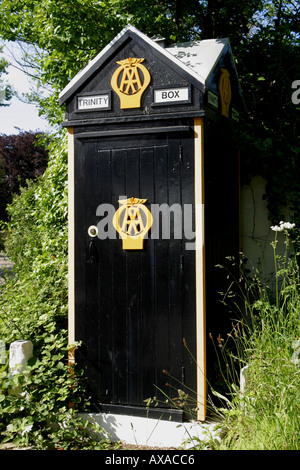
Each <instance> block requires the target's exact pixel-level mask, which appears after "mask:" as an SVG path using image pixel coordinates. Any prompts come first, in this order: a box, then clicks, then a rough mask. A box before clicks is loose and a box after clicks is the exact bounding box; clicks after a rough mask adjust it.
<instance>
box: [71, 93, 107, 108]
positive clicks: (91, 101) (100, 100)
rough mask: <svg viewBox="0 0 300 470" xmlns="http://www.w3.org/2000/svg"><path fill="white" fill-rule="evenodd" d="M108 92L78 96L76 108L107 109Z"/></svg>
mask: <svg viewBox="0 0 300 470" xmlns="http://www.w3.org/2000/svg"><path fill="white" fill-rule="evenodd" d="M109 108H110V100H109V94H103V95H86V96H78V98H77V109H78V110H86V109H109Z"/></svg>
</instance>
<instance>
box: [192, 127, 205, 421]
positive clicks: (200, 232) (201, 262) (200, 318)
mask: <svg viewBox="0 0 300 470" xmlns="http://www.w3.org/2000/svg"><path fill="white" fill-rule="evenodd" d="M194 132H195V215H196V216H195V219H196V224H195V229H196V334H197V401H198V404H197V408H198V412H197V418H198V420H200V421H204V420H205V418H206V340H205V338H206V332H205V319H206V318H205V317H206V312H205V246H204V243H205V240H204V228H205V227H204V174H203V173H204V171H203V168H204V151H203V149H204V122H203V118H195V120H194Z"/></svg>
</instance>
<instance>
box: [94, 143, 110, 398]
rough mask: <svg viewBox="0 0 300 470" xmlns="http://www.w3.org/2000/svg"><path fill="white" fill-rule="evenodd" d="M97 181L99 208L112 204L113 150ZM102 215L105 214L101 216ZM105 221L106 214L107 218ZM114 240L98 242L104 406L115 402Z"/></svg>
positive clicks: (105, 153)
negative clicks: (109, 402)
mask: <svg viewBox="0 0 300 470" xmlns="http://www.w3.org/2000/svg"><path fill="white" fill-rule="evenodd" d="M97 160H98V162H97V163H98V177H97V188H95V191H96V193H97V202H98V204H110V203H111V150H99V148H98V151H97ZM101 213H102V212H101ZM104 217H105V218H106V214H105V215H104ZM113 243H114V240H110V239H108V238H106V239H103V240H102V239H97V245H98V247H99V262H98V286H97V292H96V293H95V295H97V296H98V299H99V322H100V325H99V340H98V345H97V344H96V345H95V349H96V348H99V358H100V364H99V376H100V390H99V399H100V400H103V401H104V402H107V401H111V400H112V399H113V377H112V370H113V332H112V331H113V326H112V315H111V311H112V283H111V276H112V255H111V253H112V244H113Z"/></svg>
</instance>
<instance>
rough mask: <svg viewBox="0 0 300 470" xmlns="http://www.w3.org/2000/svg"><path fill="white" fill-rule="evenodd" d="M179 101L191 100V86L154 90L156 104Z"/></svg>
mask: <svg viewBox="0 0 300 470" xmlns="http://www.w3.org/2000/svg"><path fill="white" fill-rule="evenodd" d="M178 102H187V103H189V102H190V93H189V87H181V88H165V89H159V90H154V103H155V104H158V103H159V104H164V103H165V104H169V103H178Z"/></svg>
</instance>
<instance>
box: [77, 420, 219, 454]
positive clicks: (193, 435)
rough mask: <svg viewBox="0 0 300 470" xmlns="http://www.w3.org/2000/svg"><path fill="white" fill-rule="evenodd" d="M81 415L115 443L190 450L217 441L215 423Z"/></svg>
mask: <svg viewBox="0 0 300 470" xmlns="http://www.w3.org/2000/svg"><path fill="white" fill-rule="evenodd" d="M80 416H81V417H82V418H83V419H88V420H90V421H92V422H96V423H97V424H99V425H100V426H101V428H102V429H103V430H105V431H106V433H107V436H108V437H109V439H110V440H111V441H112V442H119V441H121V442H123V443H124V444H129V445H137V446H149V447H158V448H166V447H167V448H172V447H173V448H177V449H178V448H182V449H189V448H191V447H193V446H194V445H196V444H197V443H199V441H203V442H208V441H209V440H211V439H218V436H217V433H216V431H215V427H216V425H217V423H216V422H210V423H208V422H204V423H201V422H198V421H194V422H183V423H178V422H172V421H165V420H159V419H153V418H142V417H136V416H126V415H116V414H111V413H80Z"/></svg>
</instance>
